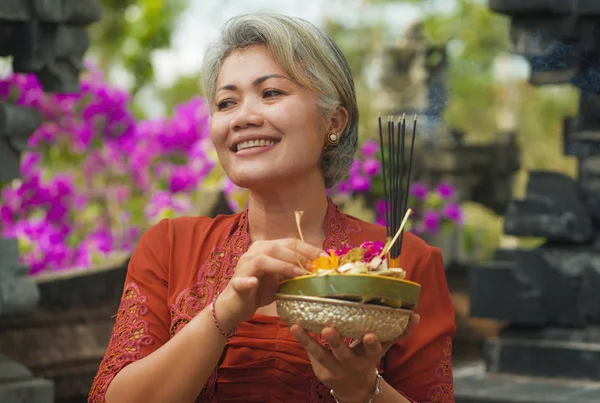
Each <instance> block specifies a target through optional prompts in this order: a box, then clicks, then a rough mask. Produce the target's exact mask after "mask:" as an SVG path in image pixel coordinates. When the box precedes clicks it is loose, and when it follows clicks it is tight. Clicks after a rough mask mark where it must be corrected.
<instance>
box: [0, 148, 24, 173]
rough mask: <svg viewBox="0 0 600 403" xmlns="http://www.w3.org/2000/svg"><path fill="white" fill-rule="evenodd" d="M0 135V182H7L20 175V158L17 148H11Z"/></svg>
mask: <svg viewBox="0 0 600 403" xmlns="http://www.w3.org/2000/svg"><path fill="white" fill-rule="evenodd" d="M8 144H9V143H7V142H6V139H3V138H1V137H0V183H8V182H10V181H12V180H13V179H16V178H18V177H20V176H21V159H20V155H19V154H18V150H17V149H15V148H11V146H9V145H8Z"/></svg>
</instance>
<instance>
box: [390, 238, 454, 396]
mask: <svg viewBox="0 0 600 403" xmlns="http://www.w3.org/2000/svg"><path fill="white" fill-rule="evenodd" d="M425 262H426V263H425V264H424V265H422V266H421V267H420V269H419V270H418V271H417V272H416V273H415V276H414V279H413V281H415V282H417V283H419V284H421V287H422V288H421V296H420V299H419V304H418V306H417V309H416V312H417V313H418V314H419V315H420V316H421V321H420V322H419V324H418V325H417V327H416V328H415V329H414V331H413V333H412V334H411V335H410V336H409V337H407V338H406V339H403V340H401V341H399V342H398V343H396V344H395V345H394V346H392V347H391V348H390V350H388V353H387V354H386V356H385V358H384V363H383V364H384V365H383V366H384V374H383V376H384V378H385V380H386V381H387V382H388V383H389V384H390V385H391V386H392V387H393V388H394V389H396V390H397V391H398V392H400V393H402V394H403V395H404V396H405V397H407V398H408V399H409V400H411V402H417V403H429V402H435V403H454V384H453V378H452V339H453V337H454V333H455V332H456V323H455V316H454V305H453V304H452V300H451V298H450V292H449V290H448V284H447V283H446V274H445V271H444V264H443V261H442V254H441V252H440V250H439V249H437V248H431V247H430V254H429V259H425Z"/></svg>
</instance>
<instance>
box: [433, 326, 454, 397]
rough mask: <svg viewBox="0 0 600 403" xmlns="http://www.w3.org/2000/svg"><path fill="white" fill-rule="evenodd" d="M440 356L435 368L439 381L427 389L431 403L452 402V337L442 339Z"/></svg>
mask: <svg viewBox="0 0 600 403" xmlns="http://www.w3.org/2000/svg"><path fill="white" fill-rule="evenodd" d="M442 343H443V347H442V357H441V359H440V363H439V364H438V366H437V368H436V370H435V376H436V377H437V378H438V379H439V380H440V382H439V383H438V384H437V385H435V386H434V387H432V388H431V390H430V391H429V396H430V401H431V403H454V381H453V376H452V338H451V337H450V336H448V337H446V338H445V339H444V340H443V342H442Z"/></svg>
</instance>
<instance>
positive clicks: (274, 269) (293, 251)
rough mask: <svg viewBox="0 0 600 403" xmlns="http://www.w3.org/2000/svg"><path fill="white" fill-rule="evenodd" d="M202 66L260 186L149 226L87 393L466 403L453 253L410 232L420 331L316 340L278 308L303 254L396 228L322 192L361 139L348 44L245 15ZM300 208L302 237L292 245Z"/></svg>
mask: <svg viewBox="0 0 600 403" xmlns="http://www.w3.org/2000/svg"><path fill="white" fill-rule="evenodd" d="M203 77H204V86H205V90H206V96H207V98H208V100H209V104H210V105H211V113H212V119H211V136H212V140H213V142H214V146H215V148H216V150H217V152H218V156H219V159H220V162H221V164H222V165H223V168H224V169H225V172H226V173H227V175H228V176H229V178H231V180H232V181H233V182H234V183H236V184H237V185H238V186H241V187H244V188H247V189H249V190H250V200H249V207H248V209H247V210H246V211H244V212H242V213H240V214H234V215H231V216H219V217H216V218H214V219H211V218H208V217H196V218H190V217H187V218H178V219H172V220H163V221H161V222H160V223H158V224H157V225H155V226H154V227H152V228H150V229H149V230H148V231H147V232H146V233H145V234H144V236H143V237H142V239H141V240H140V243H139V244H138V247H137V249H136V251H135V253H134V254H133V256H132V258H131V261H130V264H129V269H128V274H127V279H126V283H125V289H124V292H123V298H122V301H121V306H120V308H119V312H118V315H117V320H116V324H115V327H114V330H113V334H112V337H111V340H110V343H109V346H108V348H107V351H106V356H105V358H104V360H103V361H102V363H101V365H100V369H99V371H98V375H97V376H96V379H95V380H94V385H93V387H92V390H91V392H90V396H89V401H90V402H104V401H106V402H109V403H120V402H127V403H135V402H143V403H152V402H192V401H194V400H196V399H197V401H200V402H336V401H337V402H341V403H355V402H356V403H366V402H372V403H381V402H386V403H394V402H430V401H433V402H452V401H454V398H453V393H452V370H451V345H452V337H453V335H454V331H455V324H454V309H453V306H452V302H451V300H450V296H449V292H448V288H447V285H446V281H445V276H444V269H443V264H442V258H441V255H440V252H439V250H438V249H436V248H432V247H430V246H428V245H427V244H425V243H424V242H423V241H421V240H420V239H418V238H417V237H415V236H413V235H411V234H406V236H405V240H404V243H403V248H404V253H403V254H402V259H403V262H402V267H404V268H406V269H407V272H408V278H409V279H411V280H414V281H416V282H419V283H421V284H422V286H423V288H422V294H421V295H422V296H421V300H420V304H419V308H418V310H417V313H418V315H420V323H419V324H418V326H416V328H415V329H414V332H412V333H411V334H410V335H409V336H407V337H404V338H403V339H402V340H400V341H398V342H397V343H395V344H393V345H391V346H389V345H388V346H382V345H381V343H379V341H378V340H377V337H376V336H375V335H373V334H368V335H365V337H364V338H363V340H362V341H360V342H359V343H356V342H355V343H353V344H352V345H351V346H349V345H348V344H347V343H346V341H345V340H343V339H341V338H340V336H339V334H337V333H336V331H335V330H334V329H325V330H324V331H323V332H322V334H321V335H319V336H318V337H316V338H313V337H311V336H310V335H308V334H307V333H306V332H304V331H303V330H302V329H300V328H299V327H298V326H292V327H291V328H288V326H287V325H286V324H285V323H283V322H282V321H281V320H280V319H279V318H278V317H277V313H276V310H275V306H274V299H273V294H274V291H275V289H276V287H277V284H278V283H279V282H280V281H281V280H282V279H287V278H292V277H294V276H297V275H300V274H303V273H304V272H305V269H304V268H303V267H300V264H301V265H303V266H304V265H305V264H307V263H308V262H309V261H311V260H313V259H315V258H317V257H318V256H319V255H320V254H321V253H323V250H324V249H328V248H332V247H334V248H336V247H337V248H339V247H341V246H342V245H343V244H349V245H357V244H360V243H362V242H363V241H365V240H383V239H384V238H385V229H384V228H381V227H379V226H375V225H371V224H368V223H365V222H363V221H360V220H358V219H356V218H353V217H350V216H347V215H345V214H343V213H342V212H340V211H339V210H338V209H337V207H336V206H335V205H334V204H333V203H332V202H331V201H330V200H329V199H328V198H327V196H326V189H327V188H330V187H331V186H333V185H334V184H335V183H336V182H337V181H339V180H340V179H341V178H342V177H343V176H344V175H345V174H346V172H347V170H348V168H349V166H350V164H351V163H352V160H353V156H354V153H355V150H356V147H357V126H358V111H357V106H356V99H355V92H354V84H353V79H352V76H351V73H350V70H349V68H348V65H347V63H346V60H345V59H344V56H343V55H342V53H341V52H340V50H339V49H338V47H337V46H336V45H335V44H334V43H333V41H332V40H331V39H330V38H329V37H328V36H327V35H325V34H324V33H322V32H321V31H320V30H318V29H317V28H315V27H314V26H313V25H311V24H309V23H307V22H306V21H303V20H300V19H295V18H288V17H284V16H278V15H266V14H256V15H247V16H241V17H237V18H234V19H232V20H230V21H229V22H228V23H227V24H226V26H225V28H224V30H223V33H222V37H221V40H220V42H219V43H217V44H215V45H214V46H211V47H210V49H209V50H208V52H207V54H206V57H205V62H204V76H203ZM295 210H303V211H304V216H303V232H304V238H305V242H300V241H297V240H295V238H296V234H297V233H296V227H295V222H294V211H295ZM299 259H300V262H299ZM418 315H415V316H414V318H413V320H412V321H411V328H412V327H414V325H415V324H416V323H417V322H418V321H419V316H418ZM386 350H387V351H386ZM379 374H381V376H380V375H379Z"/></svg>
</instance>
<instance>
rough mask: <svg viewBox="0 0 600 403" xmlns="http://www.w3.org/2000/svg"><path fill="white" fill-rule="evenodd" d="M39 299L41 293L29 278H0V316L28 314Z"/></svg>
mask: <svg viewBox="0 0 600 403" xmlns="http://www.w3.org/2000/svg"><path fill="white" fill-rule="evenodd" d="M5 269H6V266H5V267H4V268H0V270H5ZM8 270H9V271H10V270H11V269H10V268H9V269H8ZM39 299H40V292H39V290H38V288H37V286H36V284H35V283H34V282H33V280H32V279H31V278H30V277H29V276H27V275H21V276H0V315H10V314H19V313H24V312H28V311H30V310H31V309H33V308H34V307H35V306H36V304H37V303H38V301H39Z"/></svg>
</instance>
